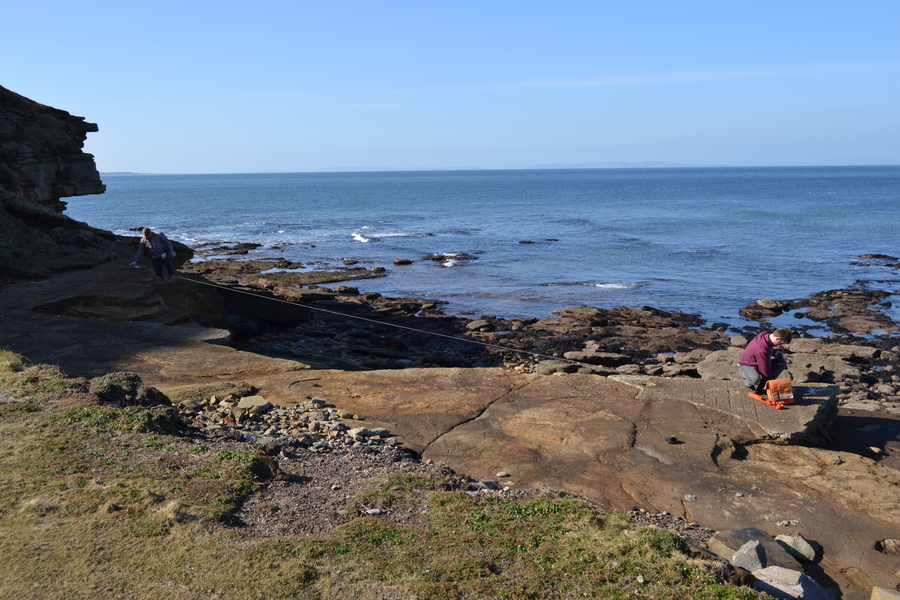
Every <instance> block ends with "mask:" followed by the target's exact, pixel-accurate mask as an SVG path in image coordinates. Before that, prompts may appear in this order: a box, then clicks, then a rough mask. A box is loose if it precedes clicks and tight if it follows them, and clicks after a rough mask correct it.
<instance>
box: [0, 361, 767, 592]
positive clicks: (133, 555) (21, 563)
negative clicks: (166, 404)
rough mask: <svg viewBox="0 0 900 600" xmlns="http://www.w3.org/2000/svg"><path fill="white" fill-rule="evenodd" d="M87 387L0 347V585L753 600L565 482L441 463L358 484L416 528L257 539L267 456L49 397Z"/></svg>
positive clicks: (364, 522) (714, 567)
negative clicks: (505, 490)
mask: <svg viewBox="0 0 900 600" xmlns="http://www.w3.org/2000/svg"><path fill="white" fill-rule="evenodd" d="M65 381H70V382H71V385H66V384H65ZM48 382H54V383H52V384H50V385H48ZM83 387H84V386H83V382H78V381H71V380H66V379H65V377H64V375H63V374H62V373H60V372H59V371H58V370H54V369H53V368H50V367H41V366H32V365H28V364H27V362H26V361H24V360H22V359H21V357H16V356H15V355H13V354H11V353H8V352H5V351H2V350H0V393H3V394H6V395H7V396H11V397H14V398H19V399H26V398H27V402H18V403H0V555H2V556H3V557H4V571H3V576H2V577H0V597H3V598H18V599H32V598H33V599H37V598H67V599H72V600H77V599H81V598H84V599H92V600H94V599H96V598H132V599H136V600H150V599H153V600H165V599H223V600H224V599H234V600H248V599H272V600H275V599H288V598H304V599H314V600H315V599H319V600H330V599H338V598H359V599H362V600H375V599H383V598H392V599H398V600H401V599H414V598H421V599H426V598H427V599H480V598H509V599H523V600H524V599H541V600H548V599H553V598H576V597H579V598H623V599H624V598H644V599H651V598H653V599H660V600H663V599H676V598H704V599H707V598H708V599H713V598H717V599H719V598H720V599H729V600H739V599H749V598H756V597H757V596H756V595H755V594H754V593H753V592H752V591H751V590H749V589H746V588H740V587H735V586H732V585H728V584H726V583H724V581H723V576H724V573H723V572H722V570H721V566H720V565H718V564H716V563H709V562H703V561H699V560H695V559H692V558H689V557H687V556H685V555H684V554H682V553H681V552H680V550H679V547H680V546H679V540H678V538H677V537H676V536H674V535H673V534H671V533H669V532H666V531H662V530H657V529H650V528H642V527H636V526H634V525H632V524H630V523H629V522H628V521H627V519H626V518H625V517H623V516H617V515H606V514H601V513H598V512H597V511H595V510H594V509H592V508H591V507H590V506H588V505H587V504H585V503H584V502H582V501H580V500H578V499H576V498H573V497H570V496H566V495H564V494H550V495H547V496H545V497H539V498H533V499H530V500H521V501H514V500H510V499H503V498H497V497H478V498H475V497H471V496H469V495H467V494H466V493H464V492H459V491H448V488H450V487H451V486H449V485H448V484H447V481H445V480H443V479H441V478H440V477H436V478H434V479H425V478H421V477H413V476H409V475H398V476H391V477H387V478H385V479H384V481H383V483H382V485H380V486H375V487H373V489H370V490H358V491H357V492H356V498H357V499H358V500H360V501H364V502H367V503H374V504H377V505H379V506H384V507H397V508H401V507H410V506H416V507H417V508H418V507H421V508H422V509H423V510H424V512H423V513H422V515H423V518H422V521H421V523H419V524H418V525H416V526H412V525H404V524H398V523H394V522H391V521H389V520H387V519H384V518H376V517H364V518H359V519H356V520H354V521H351V522H349V523H347V524H345V525H343V526H340V527H338V528H337V529H336V530H335V531H334V532H333V533H332V534H331V535H329V536H324V537H320V538H314V537H280V538H257V537H253V536H251V535H248V534H245V533H244V531H243V530H242V529H241V527H240V526H239V523H236V522H235V521H234V514H235V509H236V508H237V507H238V506H240V504H241V502H242V501H243V500H244V499H246V498H247V497H248V496H249V495H251V494H253V493H255V492H256V491H257V490H258V489H259V486H260V484H261V481H262V480H263V479H265V478H272V477H278V467H277V464H276V463H274V461H272V459H270V458H268V457H266V456H264V455H262V454H260V453H258V452H244V451H237V450H233V449H223V448H215V447H213V448H208V447H207V446H206V445H204V444H203V443H198V442H196V441H192V440H190V439H188V438H182V437H177V436H172V435H166V434H164V433H160V431H161V430H162V429H161V428H159V427H157V424H156V423H155V421H154V419H156V418H158V416H155V415H154V414H153V412H152V410H151V409H146V408H141V407H129V408H125V409H119V408H112V407H106V406H99V405H96V404H78V403H75V404H74V405H72V404H71V403H69V404H66V403H62V404H60V403H58V402H57V401H58V400H59V399H60V396H61V395H63V394H68V395H70V397H71V395H72V394H75V395H77V394H78V393H80V392H79V390H81V389H83ZM85 393H86V392H85ZM61 406H68V407H67V408H61ZM273 518H277V516H275V517H273Z"/></svg>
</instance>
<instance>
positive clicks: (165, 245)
mask: <svg viewBox="0 0 900 600" xmlns="http://www.w3.org/2000/svg"><path fill="white" fill-rule="evenodd" d="M142 233H143V234H144V236H143V237H142V238H141V243H140V244H138V249H137V253H136V254H135V255H134V262H132V263H131V266H132V267H135V266H137V263H138V260H140V258H141V256H143V254H144V248H149V249H150V255H151V256H152V257H153V260H152V262H153V272H154V273H156V275H157V276H158V277H159V278H160V279H163V266H164V265H165V267H166V271H168V273H169V274H168V278H169V279H175V267H173V266H172V257H173V256H175V249H174V248H173V247H172V242H170V241H169V238H167V237H166V234H164V233H163V232H162V231H153V230H152V229H150V228H149V227H144V228H143V230H142Z"/></svg>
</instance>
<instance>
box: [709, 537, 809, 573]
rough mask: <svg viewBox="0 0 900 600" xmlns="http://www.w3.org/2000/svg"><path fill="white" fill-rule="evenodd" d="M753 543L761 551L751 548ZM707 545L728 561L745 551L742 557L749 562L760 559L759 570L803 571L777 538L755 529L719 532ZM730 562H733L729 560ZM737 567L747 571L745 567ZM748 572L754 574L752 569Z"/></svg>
mask: <svg viewBox="0 0 900 600" xmlns="http://www.w3.org/2000/svg"><path fill="white" fill-rule="evenodd" d="M751 542H755V543H756V544H757V545H758V547H759V549H756V548H755V547H753V548H751V546H752V544H750V543H751ZM748 544H750V545H748ZM706 545H707V547H708V548H709V549H710V551H712V552H715V553H716V554H718V555H719V556H721V557H723V558H725V559H726V560H729V559H734V558H735V557H736V554H737V553H738V551H740V550H744V552H743V553H742V557H746V558H747V559H748V560H749V559H750V558H751V557H756V558H759V563H760V567H759V568H766V567H772V566H777V567H784V568H786V569H793V570H798V571H799V570H800V569H801V566H800V563H798V562H797V561H796V559H794V557H792V556H791V555H790V554H788V553H787V551H785V549H784V548H782V547H781V544H779V543H778V542H777V541H776V540H775V538H773V537H772V536H771V535H769V534H768V533H766V532H765V531H763V530H761V529H756V528H755V527H745V528H744V529H732V530H729V531H717V532H716V534H715V535H714V536H713V537H712V538H710V540H709V542H707V544H706ZM745 546H747V548H745ZM729 562H732V561H731V560H729ZM736 566H740V567H743V568H745V569H747V567H745V566H744V565H736ZM747 570H748V571H751V572H754V571H752V570H751V569H747ZM754 574H755V573H754Z"/></svg>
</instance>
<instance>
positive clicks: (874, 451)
mask: <svg viewBox="0 0 900 600" xmlns="http://www.w3.org/2000/svg"><path fill="white" fill-rule="evenodd" d="M867 450H868V451H869V452H871V453H872V454H874V455H875V456H881V455H882V454H884V450H882V449H881V448H878V447H876V446H869V447H868V448H867Z"/></svg>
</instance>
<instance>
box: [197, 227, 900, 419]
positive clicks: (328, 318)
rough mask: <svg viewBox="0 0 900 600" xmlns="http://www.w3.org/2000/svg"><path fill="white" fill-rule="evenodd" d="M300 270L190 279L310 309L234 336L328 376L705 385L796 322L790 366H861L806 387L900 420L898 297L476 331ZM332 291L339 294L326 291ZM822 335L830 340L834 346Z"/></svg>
mask: <svg viewBox="0 0 900 600" xmlns="http://www.w3.org/2000/svg"><path fill="white" fill-rule="evenodd" d="M236 246H237V245H236ZM218 251H219V252H221V249H219V250H218ZM350 262H353V261H350ZM292 266H294V265H286V264H280V262H279V261H261V260H250V261H245V260H241V259H230V260H222V259H217V260H207V261H202V262H191V263H186V264H185V265H183V266H182V268H181V270H182V271H183V272H185V273H188V274H192V275H201V276H203V277H204V278H205V279H206V280H208V281H212V282H215V283H217V284H219V285H223V286H228V287H231V288H233V289H240V290H245V291H247V292H251V293H252V292H259V291H265V292H268V293H270V294H271V295H272V296H273V297H274V298H278V299H283V300H286V301H290V302H295V303H300V304H303V305H305V306H308V307H310V308H311V309H312V313H313V314H312V318H311V319H310V320H308V321H306V322H302V323H297V324H295V325H291V326H281V327H279V326H277V325H275V326H273V325H272V324H270V323H267V322H266V321H265V320H260V319H256V320H254V319H252V318H248V317H241V316H234V315H232V316H229V329H230V330H231V331H232V332H233V334H234V341H235V342H236V343H237V344H238V347H241V348H244V349H246V350H249V351H252V352H257V353H262V354H266V355H269V356H275V357H285V358H290V359H293V360H299V361H301V362H304V363H307V364H310V365H313V366H316V367H317V368H339V369H350V370H370V369H402V368H411V367H412V368H433V367H497V366H503V367H506V368H510V369H515V370H517V371H520V372H537V373H540V374H545V375H547V374H551V373H554V372H564V373H574V372H580V373H593V374H597V375H615V374H623V375H650V376H663V377H693V378H702V377H703V375H702V371H703V370H704V368H705V367H704V366H703V364H704V363H705V362H709V361H710V360H711V359H714V360H721V358H720V357H719V356H716V353H717V352H721V351H726V350H728V349H729V348H734V347H742V346H743V344H744V343H746V340H748V339H750V338H752V337H753V336H754V335H755V334H756V333H758V332H759V331H761V330H762V329H764V328H766V327H767V326H768V327H769V328H770V329H771V328H774V327H773V326H771V325H767V324H768V323H769V322H771V320H772V319H776V318H779V317H782V316H784V315H792V316H793V317H794V320H795V321H796V324H788V326H789V327H791V328H792V329H793V330H794V331H795V336H796V337H797V338H798V339H803V340H809V341H806V342H799V343H798V344H795V345H794V346H792V347H789V348H788V350H787V355H788V358H789V360H790V359H791V354H792V349H793V348H801V347H802V348H805V349H807V350H809V349H810V348H812V347H813V346H815V347H818V348H820V349H821V348H824V347H825V346H828V347H829V349H828V350H827V351H825V350H822V352H823V353H827V354H829V355H831V356H834V357H836V358H837V359H838V360H840V361H842V362H845V363H848V364H849V365H852V368H843V369H838V372H837V375H836V376H835V373H834V366H833V365H823V364H818V365H815V367H816V368H813V369H811V368H808V367H812V365H808V364H806V363H804V364H802V365H801V364H794V365H793V366H792V369H793V370H792V373H793V375H794V377H795V379H796V380H797V381H798V382H801V383H828V384H837V385H839V386H840V394H839V396H838V398H839V401H840V402H841V404H842V405H846V406H847V407H848V408H857V409H865V410H875V411H878V410H884V411H889V412H900V371H898V369H900V365H898V360H900V358H898V357H900V345H898V341H900V340H898V338H897V334H898V332H900V327H898V324H897V323H895V322H893V321H892V320H891V318H890V317H889V316H888V315H886V314H885V313H884V310H885V309H888V308H891V306H892V303H891V302H890V301H889V300H886V298H888V297H890V296H891V293H890V292H887V291H884V290H867V289H864V288H863V285H862V283H860V284H859V285H858V286H857V287H854V288H853V289H847V290H830V291H824V292H820V293H817V294H814V295H813V296H810V297H809V298H801V299H793V300H775V299H771V298H763V299H760V300H758V301H755V302H751V303H750V304H748V305H747V306H746V307H744V308H742V309H741V311H740V312H741V314H742V316H744V317H745V318H747V319H749V320H753V321H757V322H758V324H755V325H754V324H750V323H748V325H746V326H745V327H743V328H741V329H737V328H734V327H730V326H729V325H727V324H725V323H712V324H707V323H706V322H705V321H704V320H703V319H702V318H701V316H700V315H693V314H685V313H680V312H677V313H670V312H666V311H662V310H658V309H655V308H652V307H646V306H645V307H641V308H635V307H618V308H612V309H602V308H595V307H588V306H579V307H566V308H563V309H560V310H557V311H554V315H556V318H548V319H537V318H520V319H503V318H498V317H495V316H493V315H482V316H480V317H479V318H471V319H470V318H465V317H462V316H454V315H445V314H444V313H443V312H442V311H441V305H442V302H441V301H440V300H434V299H421V298H387V297H383V296H382V295H381V294H378V293H364V292H363V293H360V291H359V289H358V287H355V286H349V285H343V284H344V283H345V282H346V281H347V280H354V279H359V277H360V273H359V272H358V271H359V270H358V269H355V268H352V267H348V268H347V270H346V271H340V270H338V271H335V270H314V269H313V270H310V271H305V272H302V273H297V272H283V273H277V274H270V273H269V274H267V273H264V272H267V271H271V270H272V269H278V268H291V267H292ZM313 267H314V266H313ZM376 270H377V271H378V273H377V275H375V276H384V270H383V269H380V268H376ZM370 272H371V271H370ZM276 275H279V276H280V277H276ZM325 281H329V282H332V283H340V285H333V286H331V287H327V286H326V285H325V283H324V282H325ZM779 326H784V325H779ZM823 330H825V331H830V333H828V334H825V335H823V334H822V333H823ZM873 332H877V334H873ZM813 334H817V335H815V336H814V335H813ZM854 347H858V348H862V347H865V348H869V349H871V350H860V349H856V348H854ZM797 354H800V352H798V353H797ZM706 366H707V367H708V365H706ZM829 367H831V368H829ZM707 370H709V369H707ZM795 371H796V372H795ZM816 371H818V372H816ZM715 375H716V377H717V378H718V377H721V376H723V373H722V369H716V374H715ZM726 378H727V377H726Z"/></svg>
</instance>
